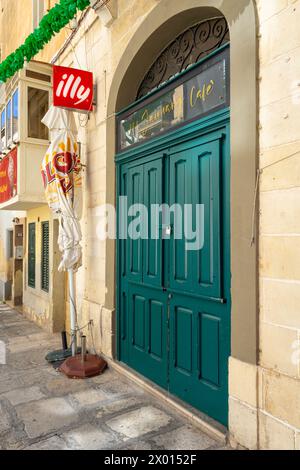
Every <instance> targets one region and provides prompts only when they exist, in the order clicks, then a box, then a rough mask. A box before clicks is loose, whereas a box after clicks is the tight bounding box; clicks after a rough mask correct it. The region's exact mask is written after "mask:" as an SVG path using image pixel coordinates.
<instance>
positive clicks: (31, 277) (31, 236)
mask: <svg viewBox="0 0 300 470" xmlns="http://www.w3.org/2000/svg"><path fill="white" fill-rule="evenodd" d="M35 254H36V253H35V223H31V224H29V225H28V286H29V287H33V288H35V260H36V256H35Z"/></svg>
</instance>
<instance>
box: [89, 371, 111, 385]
mask: <svg viewBox="0 0 300 470" xmlns="http://www.w3.org/2000/svg"><path fill="white" fill-rule="evenodd" d="M116 378H118V374H117V373H116V372H115V371H114V370H113V369H106V370H105V372H103V374H100V375H97V376H96V377H93V378H92V379H89V380H90V381H91V382H92V383H94V384H96V385H98V384H100V385H101V384H104V383H106V382H112V381H113V380H115V379H116Z"/></svg>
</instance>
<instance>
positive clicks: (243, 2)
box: [220, 0, 256, 26]
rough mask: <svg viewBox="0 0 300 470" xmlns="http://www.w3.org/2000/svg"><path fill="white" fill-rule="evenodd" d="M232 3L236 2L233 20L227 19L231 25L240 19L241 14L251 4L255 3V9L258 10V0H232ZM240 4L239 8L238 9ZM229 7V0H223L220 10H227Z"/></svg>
mask: <svg viewBox="0 0 300 470" xmlns="http://www.w3.org/2000/svg"><path fill="white" fill-rule="evenodd" d="M231 3H232V4H234V8H233V9H232V10H233V12H234V14H232V15H231V20H230V21H229V20H227V21H228V24H229V26H230V25H231V24H232V23H235V22H236V21H237V20H239V18H240V16H241V15H242V14H243V13H244V11H245V10H246V8H247V7H248V6H251V5H253V4H254V6H255V10H256V1H254V0H231ZM237 5H238V9H237ZM226 9H228V0H223V1H222V3H221V6H220V10H221V11H223V10H226Z"/></svg>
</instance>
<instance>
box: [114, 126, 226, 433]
mask: <svg viewBox="0 0 300 470" xmlns="http://www.w3.org/2000/svg"><path fill="white" fill-rule="evenodd" d="M210 122H211V123H212V122H213V119H211V121H210ZM199 127H201V126H200V125H199ZM194 131H195V129H194V128H193V130H192V129H191V133H190V135H189V136H190V138H187V137H188V133H187V134H183V133H182V130H180V132H179V131H178V132H179V133H180V135H181V139H180V138H178V139H177V138H175V137H174V136H173V139H170V143H169V145H167V144H166V145H165V146H161V142H158V150H157V151H156V152H155V148H156V147H155V145H154V143H152V152H150V150H149V153H148V152H147V151H145V152H144V153H142V154H141V153H140V151H139V149H135V150H134V151H133V152H132V154H131V155H129V154H128V155H127V159H125V160H124V159H121V160H120V161H119V163H118V175H119V176H118V185H119V194H123V195H124V194H128V198H129V201H128V203H129V204H130V203H132V202H139V203H143V204H145V205H146V206H149V205H150V204H151V203H167V204H169V205H172V204H176V203H177V204H179V205H181V206H182V205H183V204H185V203H190V204H192V207H193V211H194V208H195V205H196V204H204V206H205V211H204V221H205V234H204V247H203V250H200V251H196V252H195V251H187V250H186V243H185V242H186V240H185V239H183V240H176V239H174V230H173V231H172V235H171V237H170V239H169V240H168V239H167V240H162V238H160V240H156V241H154V240H152V241H149V240H140V241H139V243H137V245H136V246H134V245H133V242H131V241H127V242H124V241H123V240H119V242H118V255H119V256H118V267H119V286H118V292H119V296H118V318H119V320H118V321H119V323H118V324H119V358H120V360H121V361H123V362H125V363H126V364H128V365H129V366H130V367H132V368H133V369H135V370H137V371H138V372H140V373H141V374H143V375H145V376H146V377H148V378H149V379H151V380H153V381H154V382H156V383H157V384H159V385H161V386H162V387H164V388H166V389H167V390H168V391H169V392H171V393H172V394H174V395H177V396H178V397H180V398H182V399H183V400H185V401H187V402H188V403H190V404H192V405H193V406H195V407H197V408H198V409H200V410H201V411H203V412H204V413H206V414H208V415H209V416H211V417H213V418H214V419H216V420H218V421H220V422H221V423H223V424H224V425H227V422H228V358H229V355H230V306H231V302H230V205H229V204H230V153H229V149H230V146H229V132H230V126H229V123H228V121H223V122H222V123H221V122H220V121H218V122H217V125H216V122H214V124H213V125H212V126H208V127H207V129H206V132H204V128H201V129H200V130H199V132H198V134H197V135H195V132H194ZM193 215H194V212H193ZM130 221H131V218H130V217H129V222H130ZM170 222H171V225H172V226H173V229H174V225H175V224H176V223H178V221H176V220H174V216H173V215H172V212H171V220H170ZM160 223H161V221H160ZM150 228H151V227H150ZM160 230H161V227H160ZM160 233H162V231H160ZM135 257H137V258H135Z"/></svg>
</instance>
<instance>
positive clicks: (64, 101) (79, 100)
mask: <svg viewBox="0 0 300 470" xmlns="http://www.w3.org/2000/svg"><path fill="white" fill-rule="evenodd" d="M53 104H54V106H58V107H59V108H66V109H70V110H72V111H78V112H89V111H92V109H93V74H92V73H91V72H87V71H85V70H77V69H72V68H69V67H60V66H58V65H54V66H53Z"/></svg>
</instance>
